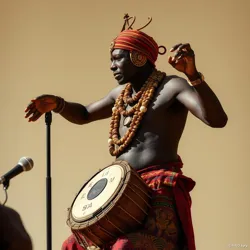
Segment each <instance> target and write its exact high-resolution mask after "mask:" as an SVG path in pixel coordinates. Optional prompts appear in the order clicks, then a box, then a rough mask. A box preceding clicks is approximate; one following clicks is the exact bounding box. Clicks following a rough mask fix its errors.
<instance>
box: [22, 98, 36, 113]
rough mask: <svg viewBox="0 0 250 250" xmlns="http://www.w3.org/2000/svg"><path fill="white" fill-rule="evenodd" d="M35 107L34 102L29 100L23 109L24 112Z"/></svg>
mask: <svg viewBox="0 0 250 250" xmlns="http://www.w3.org/2000/svg"><path fill="white" fill-rule="evenodd" d="M34 107H35V103H34V102H33V101H32V100H31V102H30V103H29V104H28V106H27V108H26V109H25V110H24V112H27V111H28V110H29V109H32V108H34Z"/></svg>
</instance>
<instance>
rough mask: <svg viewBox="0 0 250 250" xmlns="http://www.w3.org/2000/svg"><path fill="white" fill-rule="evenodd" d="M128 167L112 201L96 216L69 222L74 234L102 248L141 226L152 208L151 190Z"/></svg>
mask: <svg viewBox="0 0 250 250" xmlns="http://www.w3.org/2000/svg"><path fill="white" fill-rule="evenodd" d="M119 164H121V165H123V166H124V164H123V163H122V162H119ZM125 168H126V169H127V173H126V177H125V181H124V184H123V186H122V187H121V189H120V191H119V192H118V194H117V195H116V197H115V198H114V199H113V200H112V201H111V202H110V204H109V205H108V206H107V207H106V208H104V209H103V210H101V211H99V212H98V214H96V215H95V216H94V217H93V218H91V219H90V220H87V221H83V222H76V221H74V220H73V218H72V216H71V213H69V223H68V224H70V227H71V230H72V232H73V233H75V234H77V235H78V236H79V235H80V236H81V235H82V236H85V237H87V238H88V239H89V240H90V241H92V242H93V243H94V244H96V245H97V246H99V247H102V246H103V245H104V244H107V243H108V242H110V241H113V240H115V239H116V238H118V237H119V236H121V235H123V234H126V233H128V232H133V231H134V230H136V229H138V228H140V227H141V226H142V225H143V222H144V220H145V218H146V216H147V213H148V210H149V208H150V201H151V189H150V188H149V187H148V186H147V185H146V184H145V182H144V181H143V180H142V179H141V177H140V176H139V175H138V174H137V173H136V172H135V170H133V169H131V168H130V169H128V166H125Z"/></svg>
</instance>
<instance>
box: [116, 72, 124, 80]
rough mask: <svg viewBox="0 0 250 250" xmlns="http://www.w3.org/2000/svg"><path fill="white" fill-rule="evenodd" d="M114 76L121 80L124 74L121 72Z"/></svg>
mask: <svg viewBox="0 0 250 250" xmlns="http://www.w3.org/2000/svg"><path fill="white" fill-rule="evenodd" d="M114 77H115V79H116V80H120V79H121V78H122V74H120V73H117V74H114Z"/></svg>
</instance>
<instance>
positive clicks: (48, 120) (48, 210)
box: [45, 112, 52, 250]
mask: <svg viewBox="0 0 250 250" xmlns="http://www.w3.org/2000/svg"><path fill="white" fill-rule="evenodd" d="M51 122H52V114H51V112H47V113H46V114H45V123H46V151H47V154H46V155H47V176H46V218H47V250H52V223H51V214H52V213H51V174H50V172H51V147H50V143H51V136H50V125H51Z"/></svg>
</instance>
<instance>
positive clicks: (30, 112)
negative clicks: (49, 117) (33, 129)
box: [25, 110, 33, 118]
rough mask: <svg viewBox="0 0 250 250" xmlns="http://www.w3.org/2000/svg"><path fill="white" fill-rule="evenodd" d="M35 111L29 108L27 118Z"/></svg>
mask: <svg viewBox="0 0 250 250" xmlns="http://www.w3.org/2000/svg"><path fill="white" fill-rule="evenodd" d="M32 113H33V111H32V110H29V112H28V113H27V114H26V115H25V118H28V117H29V116H30V115H31V114H32Z"/></svg>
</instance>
